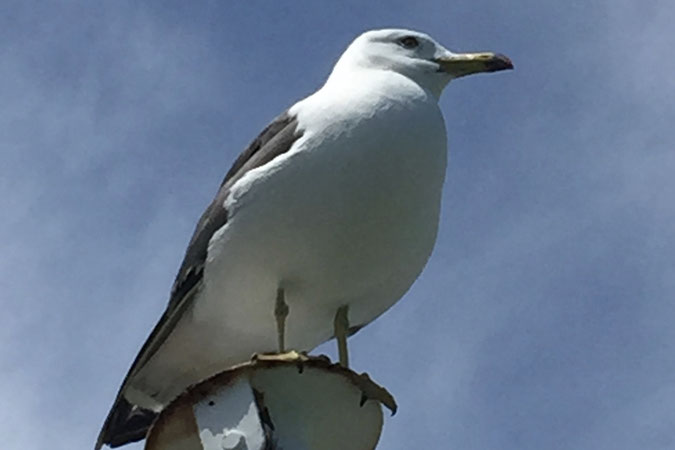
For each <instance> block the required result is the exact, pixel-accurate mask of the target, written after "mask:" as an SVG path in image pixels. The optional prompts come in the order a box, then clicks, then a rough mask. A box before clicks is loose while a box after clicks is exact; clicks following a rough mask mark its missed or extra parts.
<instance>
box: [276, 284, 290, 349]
mask: <svg viewBox="0 0 675 450" xmlns="http://www.w3.org/2000/svg"><path fill="white" fill-rule="evenodd" d="M284 298H285V295H284V290H283V288H278V289H277V302H276V305H275V306H274V317H275V318H276V319H277V343H278V344H279V353H284V352H285V351H286V316H288V305H287V304H286V301H285V300H284Z"/></svg>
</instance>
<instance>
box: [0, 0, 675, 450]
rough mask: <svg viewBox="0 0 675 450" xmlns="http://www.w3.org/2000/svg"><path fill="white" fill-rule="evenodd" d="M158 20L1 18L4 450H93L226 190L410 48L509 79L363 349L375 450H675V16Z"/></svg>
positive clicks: (646, 10) (316, 5)
mask: <svg viewBox="0 0 675 450" xmlns="http://www.w3.org/2000/svg"><path fill="white" fill-rule="evenodd" d="M137 3H138V2H128V1H116V2H106V3H105V4H104V5H98V7H94V6H92V5H93V4H91V3H89V2H80V3H78V2H63V3H60V2H39V3H37V2H35V3H31V2H19V1H11V0H10V1H8V0H5V1H4V2H3V11H4V13H3V14H2V15H1V16H0V55H1V56H2V64H1V65H0V80H1V82H0V101H1V102H0V104H2V105H3V106H2V108H1V109H0V152H2V153H1V155H2V158H1V160H0V190H1V192H2V194H3V195H1V196H0V211H2V219H1V220H0V251H1V253H2V258H0V302H1V306H2V309H3V314H2V315H0V370H1V373H2V378H1V380H2V382H1V383H0V399H2V404H3V407H2V408H0V436H3V447H4V448H17V449H19V448H21V449H42V448H44V442H45V439H48V440H49V443H50V446H51V448H55V449H75V448H90V447H91V446H92V444H93V442H94V439H95V436H96V434H97V432H98V430H99V427H100V424H101V422H102V420H103V419H104V417H105V414H106V413H107V411H108V408H109V406H110V404H111V402H112V400H113V397H114V395H115V393H116V391H117V388H118V386H119V383H120V381H121V379H122V377H123V376H124V374H125V372H126V370H127V368H128V366H129V364H130V362H131V361H132V359H133V358H134V356H135V354H136V352H137V350H138V349H139V348H140V345H141V344H142V342H143V340H144V339H145V337H146V335H147V334H148V332H149V331H150V329H151V327H152V326H153V325H154V323H155V321H156V320H157V319H158V317H159V315H160V313H161V311H162V310H163V308H164V306H165V304H166V301H167V298H168V292H169V288H170V285H171V283H172V281H173V277H174V275H175V272H176V270H177V268H178V265H179V263H180V261H181V258H182V254H183V251H184V249H185V245H186V244H187V241H188V239H189V237H190V234H191V232H192V229H193V226H194V224H195V222H196V220H197V218H198V216H199V214H200V213H201V211H202V209H203V208H204V207H205V205H206V204H207V203H208V202H209V201H210V200H211V196H212V195H213V194H214V192H215V189H216V188H217V186H218V184H219V182H220V181H221V178H222V176H223V174H224V171H225V170H226V169H227V168H228V167H229V165H230V163H231V162H232V161H233V159H234V158H235V157H236V155H237V154H238V153H239V151H240V150H241V149H242V148H243V147H244V146H245V145H246V144H247V143H248V142H249V141H250V140H251V139H252V138H253V137H254V136H255V135H256V133H257V132H258V131H259V130H260V129H261V128H262V127H263V126H264V125H265V124H266V123H267V122H268V121H269V120H270V119H271V118H273V117H274V116H275V115H276V114H277V113H279V112H280V111H282V110H283V109H285V108H286V107H288V106H290V105H291V104H292V103H293V102H294V101H296V100H297V99H299V98H301V97H303V96H305V95H307V94H309V93H311V92H312V91H313V90H315V89H316V88H317V87H319V86H320V85H321V83H322V81H323V80H324V78H325V76H326V75H327V74H328V72H329V71H330V68H331V67H332V64H333V63H334V62H335V60H336V59H337V57H338V56H339V54H340V53H341V51H342V50H343V49H344V48H345V47H346V45H347V44H348V43H349V42H350V41H351V39H352V38H353V37H354V36H356V35H357V34H359V33H360V32H362V31H364V30H366V29H371V28H381V27H390V26H404V27H408V28H413V29H417V30H420V31H425V32H428V33H429V34H431V35H432V36H434V37H435V38H436V39H437V40H438V41H440V42H442V43H443V44H445V45H446V46H447V47H449V48H451V49H454V50H495V51H500V52H503V53H505V54H507V55H509V56H510V57H511V58H512V59H513V61H514V63H515V65H516V70H515V71H514V72H509V73H499V74H494V75H490V76H487V75H485V76H476V77H473V78H466V79H462V80H458V81H457V82H454V83H452V84H451V85H450V86H449V87H448V89H447V91H446V93H445V94H444V97H443V98H442V100H441V106H442V108H443V110H444V112H445V117H446V121H447V127H448V134H449V142H450V165H449V167H448V173H447V182H446V186H445V195H444V201H443V217H442V223H441V228H440V236H439V240H438V244H437V247H436V250H435V252H434V255H433V257H432V258H431V260H430V262H429V265H428V267H427V269H426V271H425V272H424V274H423V275H422V276H421V277H420V279H419V280H418V282H417V283H416V284H415V285H414V287H413V288H412V289H411V291H410V292H409V293H408V294H407V295H406V296H405V297H404V299H403V300H402V301H401V302H400V303H399V304H397V305H396V306H395V307H394V308H393V309H392V310H391V311H390V312H388V313H387V314H386V315H385V316H383V317H382V318H381V319H379V320H378V321H376V322H375V323H373V324H371V325H370V326H369V327H367V328H366V329H364V330H363V331H361V332H360V333H359V334H358V335H357V336H356V337H354V338H353V339H352V340H351V341H350V344H351V345H350V347H351V351H352V358H353V366H354V367H355V369H357V370H359V371H368V372H369V373H370V374H371V375H372V376H373V378H374V379H375V380H377V381H379V382H381V383H382V384H384V385H385V386H387V387H388V388H389V390H390V391H391V392H392V393H393V394H394V395H395V396H396V398H397V400H398V403H399V406H400V409H399V413H398V414H397V415H396V416H395V417H393V418H391V419H389V420H387V422H386V426H385V430H384V434H383V437H382V441H381V445H380V447H379V448H382V449H408V448H448V449H454V448H456V449H481V450H486V449H626V450H628V449H636V448H640V449H672V448H675V327H673V323H674V318H675V200H674V199H675V176H673V174H674V173H675V126H673V124H675V77H673V73H675V58H673V57H672V51H673V48H675V32H674V31H673V30H672V23H673V22H675V3H673V2H672V1H668V0H646V1H643V2H635V1H629V0H611V1H610V0H597V1H585V2H584V1H575V2H553V1H549V2H540V1H534V0H523V1H520V2H503V1H498V0H456V1H453V2H440V1H436V2H431V1H415V2H403V1H390V2H381V1H373V2H361V1H359V2H347V1H345V2H310V1H304V2H290V1H289V2H278V3H276V4H273V3H272V2H255V1H252V2H225V1H213V2H201V3H200V2H190V3H188V2H162V3H161V4H160V3H159V2H157V3H152V2H148V3H146V4H145V5H144V6H139V5H138V4H137ZM333 348H334V345H333V344H332V343H331V344H330V345H324V346H322V347H320V348H319V351H323V352H329V353H331V354H334V350H333ZM127 448H129V449H130V450H132V449H138V448H141V446H140V445H133V446H129V447H127Z"/></svg>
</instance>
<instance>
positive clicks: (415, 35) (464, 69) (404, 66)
mask: <svg viewBox="0 0 675 450" xmlns="http://www.w3.org/2000/svg"><path fill="white" fill-rule="evenodd" d="M357 69H362V70H385V71H390V72H395V73H398V74H400V75H403V76H405V77H407V78H409V79H411V80H412V81H414V82H415V83H417V84H418V85H420V86H421V87H422V88H424V89H425V90H427V91H429V92H431V93H432V94H433V95H434V96H435V97H436V98H438V97H440V95H441V92H442V91H443V88H445V86H446V85H447V84H448V83H449V82H450V81H451V80H453V79H455V78H459V77H463V76H466V75H471V74H474V73H481V72H496V71H499V70H506V69H513V64H512V63H511V60H509V58H507V57H506V56H504V55H501V54H499V53H492V52H477V53H454V52H452V51H450V50H448V49H446V48H445V47H443V46H442V45H441V44H439V43H438V42H436V41H435V40H434V39H433V38H431V37H430V36H429V35H427V34H425V33H420V32H418V31H411V30H405V29H385V30H372V31H367V32H365V33H363V34H361V35H360V36H359V37H357V38H356V39H355V40H354V41H353V42H352V43H351V45H350V46H349V47H348V48H347V50H346V51H345V52H344V53H343V54H342V56H341V57H340V59H339V61H338V62H337V64H336V65H335V68H334V69H333V72H332V73H331V78H341V76H342V75H344V74H347V73H350V74H353V73H354V71H355V70H357Z"/></svg>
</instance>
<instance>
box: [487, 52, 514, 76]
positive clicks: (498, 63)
mask: <svg viewBox="0 0 675 450" xmlns="http://www.w3.org/2000/svg"><path fill="white" fill-rule="evenodd" d="M487 69H488V71H489V72H497V71H499V70H513V62H511V59H509V57H508V56H506V55H503V54H501V53H497V54H495V56H494V58H493V59H492V60H491V61H490V62H489V63H488V66H487Z"/></svg>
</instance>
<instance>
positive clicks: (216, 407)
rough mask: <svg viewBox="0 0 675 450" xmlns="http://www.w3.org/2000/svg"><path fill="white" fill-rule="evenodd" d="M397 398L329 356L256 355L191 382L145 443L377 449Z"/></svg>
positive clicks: (156, 446)
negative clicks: (387, 413) (386, 413)
mask: <svg viewBox="0 0 675 450" xmlns="http://www.w3.org/2000/svg"><path fill="white" fill-rule="evenodd" d="M382 404H384V405H385V406H387V407H388V408H389V409H390V410H391V411H392V413H394V412H395V411H396V403H395V402H394V399H393V397H392V396H391V395H390V394H389V393H388V392H387V391H386V390H385V389H384V388H382V387H380V386H378V385H377V384H375V383H373V382H372V381H371V380H370V378H368V376H367V375H365V374H363V375H358V374H356V373H355V372H352V371H351V370H349V369H345V368H343V367H341V366H339V365H336V364H332V363H331V362H330V360H329V359H328V358H326V357H308V356H304V355H299V354H297V353H295V352H291V353H287V354H282V355H269V356H258V357H256V358H254V359H253V360H252V361H251V362H249V363H246V364H242V365H239V366H236V367H234V368H232V369H229V370H226V371H225V372H222V373H220V374H218V375H216V376H214V377H212V378H210V379H208V380H206V381H204V382H202V383H199V384H197V385H195V386H192V387H190V388H188V389H187V390H186V391H185V392H184V393H183V394H182V395H181V396H179V397H178V398H177V399H176V400H174V401H173V402H172V403H171V404H170V405H169V406H167V407H166V408H165V409H164V411H162V413H161V414H160V416H159V417H158V419H157V420H156V421H155V424H154V425H153V426H152V428H151V430H150V432H149V433H148V437H147V441H146V446H145V448H146V450H269V449H274V448H283V449H284V450H372V449H374V448H375V446H376V445H377V441H378V440H379V437H380V433H381V431H382V422H383V418H382V407H381V405H382Z"/></svg>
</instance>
